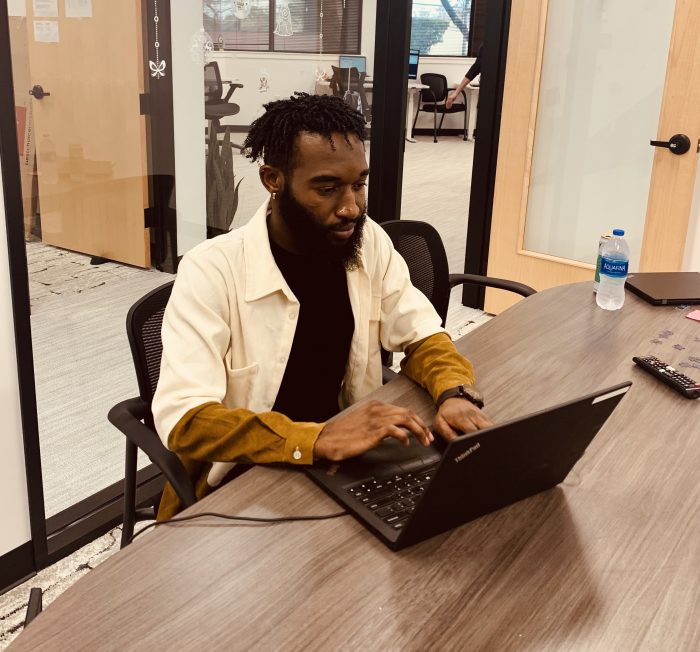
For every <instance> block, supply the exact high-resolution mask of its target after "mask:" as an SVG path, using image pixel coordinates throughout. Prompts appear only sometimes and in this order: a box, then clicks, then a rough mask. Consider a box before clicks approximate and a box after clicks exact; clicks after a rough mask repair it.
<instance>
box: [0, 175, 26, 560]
mask: <svg viewBox="0 0 700 652" xmlns="http://www.w3.org/2000/svg"><path fill="white" fill-rule="evenodd" d="M0 216H2V218H3V220H2V226H1V227H0V369H2V373H0V414H2V428H1V429H0V555H4V554H5V553H7V552H9V551H11V550H14V549H15V548H17V547H19V546H21V545H22V544H24V543H27V541H29V540H30V539H31V532H30V529H29V503H28V499H27V480H26V469H25V465H24V443H23V440H22V422H21V418H20V410H19V385H18V382H17V358H16V352H15V333H14V324H13V321H12V300H11V296H10V271H9V255H8V251H7V232H6V229H5V224H6V219H7V218H6V215H5V199H4V196H3V189H2V168H1V167H0ZM18 219H19V218H18Z"/></svg>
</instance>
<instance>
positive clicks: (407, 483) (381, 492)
mask: <svg viewBox="0 0 700 652" xmlns="http://www.w3.org/2000/svg"><path fill="white" fill-rule="evenodd" d="M436 468H437V464H436V465H434V466H429V467H427V468H425V469H421V470H420V471H413V472H409V473H401V474H399V475H392V476H389V477H386V478H368V479H366V480H363V481H362V482H359V483H357V484H355V485H352V486H350V487H348V488H347V491H348V492H349V493H350V494H351V495H352V496H353V497H354V498H355V499H356V500H357V501H358V502H359V503H361V504H362V505H363V506H364V507H366V508H367V509H369V510H370V511H371V512H374V514H375V515H376V516H378V517H379V518H381V519H382V520H383V521H384V522H385V523H387V524H388V525H391V526H392V527H394V528H395V529H396V530H400V529H401V528H402V527H404V525H406V523H407V522H408V519H409V518H410V517H411V514H413V511H414V510H415V508H416V505H417V504H418V501H419V500H420V499H421V497H422V495H423V492H424V491H425V489H426V487H427V486H428V484H429V483H430V481H431V480H432V478H433V473H434V472H435V469H436Z"/></svg>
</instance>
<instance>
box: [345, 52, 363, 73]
mask: <svg viewBox="0 0 700 652" xmlns="http://www.w3.org/2000/svg"><path fill="white" fill-rule="evenodd" d="M338 65H339V67H340V68H357V72H367V57H362V56H350V55H345V54H341V55H340V57H339V58H338Z"/></svg>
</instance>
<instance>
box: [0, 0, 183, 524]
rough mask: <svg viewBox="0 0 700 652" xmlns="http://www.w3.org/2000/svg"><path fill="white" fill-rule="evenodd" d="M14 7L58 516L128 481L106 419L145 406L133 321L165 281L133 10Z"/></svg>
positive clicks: (41, 416)
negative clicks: (153, 212) (132, 404)
mask: <svg viewBox="0 0 700 652" xmlns="http://www.w3.org/2000/svg"><path fill="white" fill-rule="evenodd" d="M9 8H10V31H11V48H12V63H13V76H14V82H15V88H14V94H15V98H16V116H17V125H18V140H19V145H20V147H19V149H20V166H21V174H22V190H23V199H24V216H25V240H26V255H27V265H28V274H29V289H30V300H31V327H32V341H33V350H34V373H35V379H36V394H37V412H38V421H39V437H40V444H41V456H42V460H41V461H42V469H43V480H44V488H45V495H44V499H45V509H46V515H47V517H53V516H56V515H57V514H59V513H60V512H63V511H64V510H65V509H67V508H69V507H71V506H72V505H74V504H75V503H78V502H80V501H81V500H83V499H86V498H88V497H89V496H91V495H93V494H95V493H96V492H97V491H99V490H101V489H104V488H105V487H107V486H109V485H111V484H113V483H116V482H119V481H120V480H121V479H122V478H123V475H124V461H123V459H124V437H123V435H121V434H120V433H119V432H118V431H117V430H115V429H114V428H113V427H112V426H111V425H110V424H109V423H108V421H107V412H108V410H109V409H110V408H111V407H112V406H113V405H114V404H116V403H117V402H119V401H121V400H123V399H126V398H130V397H132V396H135V395H137V394H138V388H137V386H136V379H135V376H134V371H133V365H132V363H131V355H130V351H129V344H128V341H127V337H126V331H125V328H124V323H125V317H126V313H127V311H128V309H129V307H130V306H131V304H132V303H133V302H134V301H136V299H138V298H139V297H140V296H141V295H143V294H145V293H146V292H147V291H148V290H150V289H152V288H154V287H156V286H158V285H160V284H162V283H164V282H165V281H167V280H168V279H170V278H171V275H170V274H165V273H162V272H159V271H157V270H156V269H154V268H153V262H154V261H153V260H152V256H151V238H152V236H153V233H152V229H150V228H149V226H148V225H147V222H146V215H145V214H144V210H145V209H146V208H147V207H148V206H149V193H148V183H147V180H148V179H147V175H148V169H147V165H148V164H147V161H148V146H147V142H146V128H145V118H144V116H143V115H142V110H141V108H142V107H141V105H140V101H139V98H140V94H141V93H143V92H144V90H145V85H144V77H145V73H144V57H143V51H144V48H143V21H142V15H141V11H140V8H139V4H138V3H133V2H126V3H121V2H118V3H116V2H109V1H108V0H93V2H91V3H64V2H41V3H39V2H26V3H25V2H12V3H10V4H9ZM106 52H109V53H110V54H109V56H106ZM160 63H161V62H159V65H160ZM162 63H163V64H165V62H162ZM167 63H170V62H167ZM154 64H155V62H154ZM161 69H162V71H165V72H166V73H167V72H169V69H168V68H167V67H164V68H163V67H162V68H161ZM154 80H155V78H154ZM142 465H143V461H142Z"/></svg>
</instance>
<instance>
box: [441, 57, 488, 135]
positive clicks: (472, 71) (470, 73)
mask: <svg viewBox="0 0 700 652" xmlns="http://www.w3.org/2000/svg"><path fill="white" fill-rule="evenodd" d="M483 49H484V46H483V45H482V46H481V47H480V48H479V52H478V54H477V55H476V60H475V61H474V63H473V64H472V65H471V68H469V70H467V74H466V75H464V79H462V81H461V82H459V86H457V88H456V89H455V90H454V91H452V92H451V93H450V94H449V95H448V96H447V99H446V100H445V106H446V107H447V108H448V109H451V108H452V104H453V103H454V101H455V100H456V99H457V98H458V97H459V94H460V93H461V92H462V91H463V90H464V89H465V88H466V87H467V85H468V84H470V83H471V82H472V81H473V80H474V79H476V78H477V77H478V76H479V75H480V74H481V53H482V51H483ZM477 109H478V106H477ZM477 115H478V114H477ZM474 136H475V137H476V129H474Z"/></svg>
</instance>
